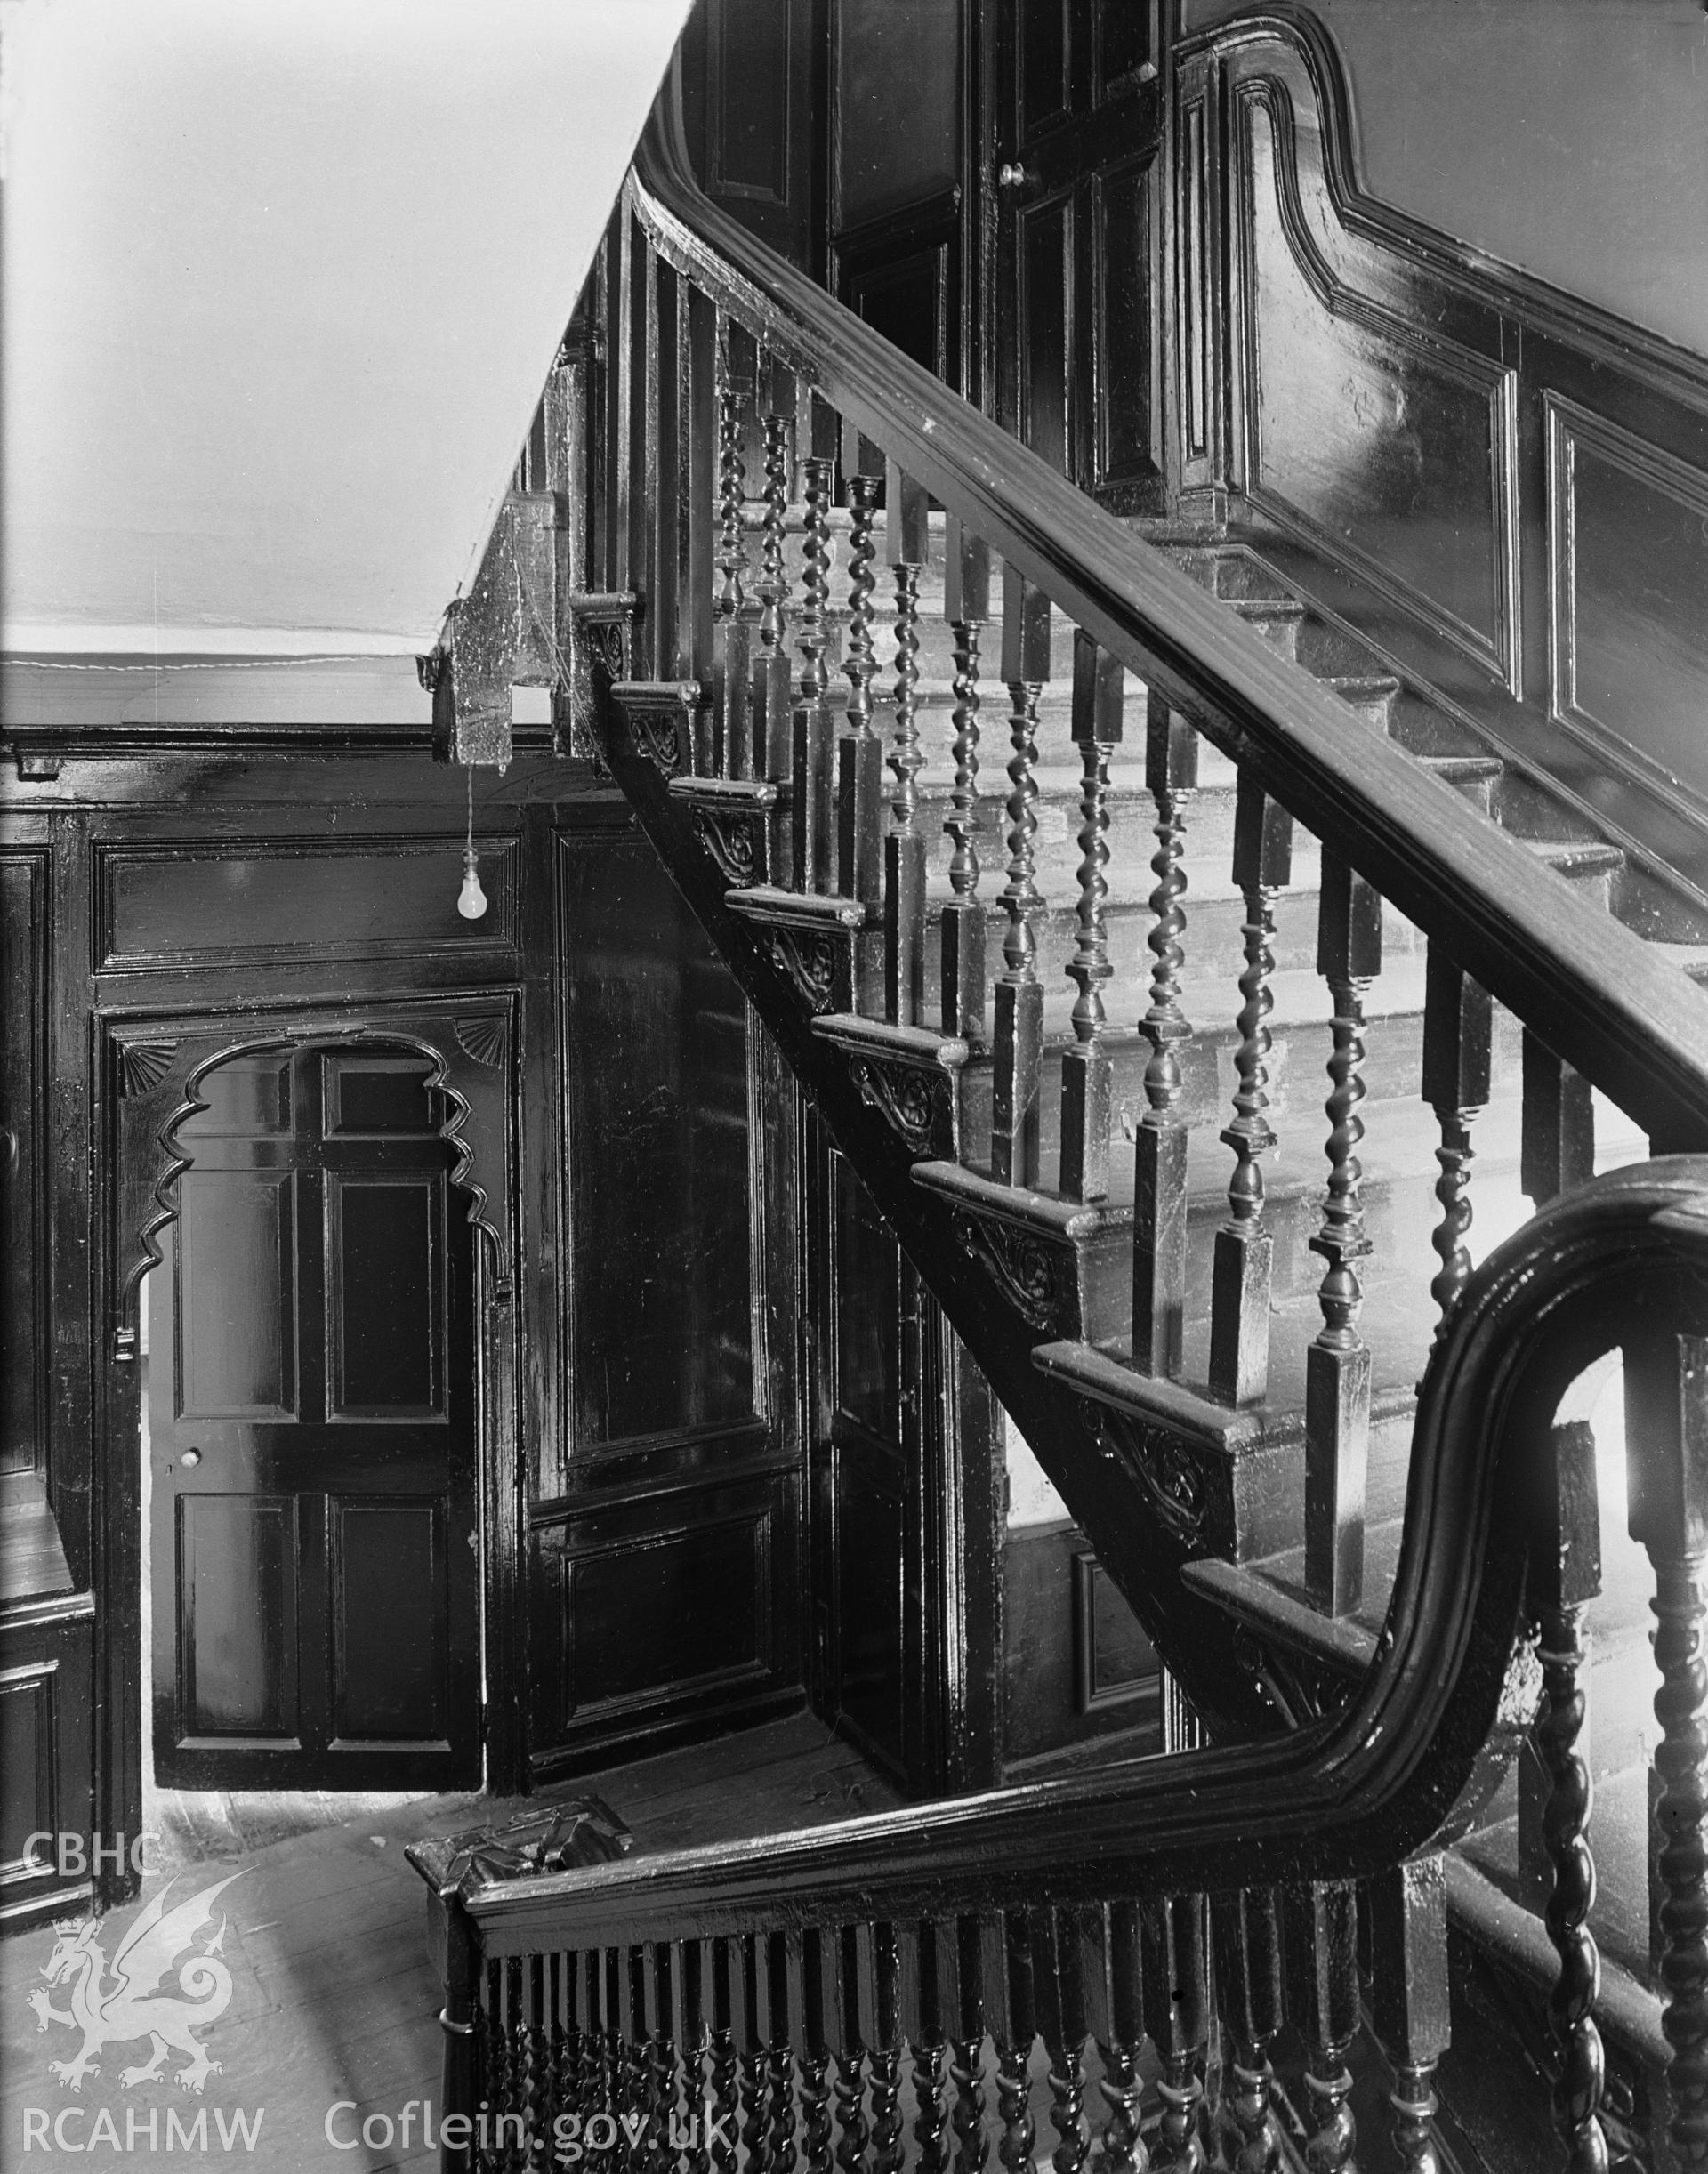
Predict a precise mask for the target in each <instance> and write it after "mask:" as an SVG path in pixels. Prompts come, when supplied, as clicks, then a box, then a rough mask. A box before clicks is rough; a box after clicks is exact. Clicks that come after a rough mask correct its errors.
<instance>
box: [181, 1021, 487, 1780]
mask: <svg viewBox="0 0 1708 2174" xmlns="http://www.w3.org/2000/svg"><path fill="white" fill-rule="evenodd" d="M229 1067H230V1070H229V1073H228V1076H227V1077H226V1078H225V1079H224V1080H221V1079H220V1076H219V1068H218V1067H215V1068H214V1070H213V1071H211V1072H209V1073H208V1074H207V1075H206V1076H207V1079H208V1082H209V1091H208V1093H207V1094H206V1095H205V1096H203V1095H201V1094H199V1093H197V1095H196V1096H195V1104H196V1106H194V1107H192V1108H191V1109H190V1111H189V1115H186V1116H185V1117H183V1118H182V1119H181V1121H180V1123H178V1124H177V1126H176V1127H175V1131H174V1134H173V1139H174V1144H175V1147H176V1150H177V1152H178V1154H179V1155H181V1157H182V1158H183V1160H184V1161H185V1162H186V1163H187V1164H188V1167H187V1168H186V1169H185V1170H184V1171H183V1173H182V1175H181V1177H180V1178H179V1180H178V1183H177V1216H176V1220H175V1223H174V1225H173V1232H172V1243H171V1244H170V1246H169V1248H168V1255H167V1260H166V1263H165V1267H164V1268H163V1270H162V1273H161V1275H160V1276H159V1277H158V1278H157V1280H156V1283H155V1284H153V1285H152V1286H151V1290H152V1292H153V1296H154V1300H155V1306H154V1320H153V1327H154V1341H153V1345H152V1350H151V1360H150V1367H151V1371H150V1382H149V1445H150V1478H151V1484H152V1488H153V1498H154V1508H153V1514H152V1524H151V1535H152V1565H153V1569H152V1576H153V1584H154V1605H153V1618H154V1626H155V1638H154V1685H153V1689H154V1731H155V1743H154V1753H155V1771H156V1774H157V1776H158V1778H159V1779H160V1780H161V1781H162V1782H165V1783H172V1784H173V1785H176V1786H192V1787H224V1788H241V1787H244V1786H249V1787H257V1786H261V1787H267V1786H273V1787H296V1788H303V1787H322V1788H325V1787H331V1788H341V1787H342V1788H350V1787H363V1788H377V1789H386V1788H401V1787H410V1786H416V1785H420V1786H433V1785H439V1786H442V1787H457V1786H464V1787H466V1786H468V1785H469V1784H470V1783H472V1782H474V1781H476V1780H478V1778H479V1773H480V1742H479V1669H478V1655H479V1627H478V1626H479V1577H478V1565H479V1516H478V1510H477V1507H476V1505H477V1500H478V1492H479V1488H478V1474H477V1464H478V1457H477V1443H478V1437H479V1424H478V1421H477V1416H476V1408H475V1381H476V1370H475V1328H474V1300H475V1290H474V1274H473V1246H472V1242H471V1241H472V1233H471V1228H470V1224H469V1220H468V1217H467V1215H466V1213H465V1212H463V1210H464V1208H465V1206H466V1203H465V1202H463V1201H459V1200H457V1199H456V1198H455V1196H454V1195H453V1194H452V1193H451V1190H450V1188H449V1185H448V1183H447V1180H448V1178H449V1174H450V1171H451V1168H452V1165H453V1163H454V1161H455V1156H454V1155H453V1152H452V1150H451V1149H450V1148H449V1147H447V1143H446V1141H445V1139H444V1138H443V1137H442V1134H441V1130H440V1128H441V1123H442V1118H441V1114H440V1110H439V1106H438V1099H439V1093H440V1090H439V1089H437V1088H435V1087H433V1086H432V1085H431V1084H430V1081H431V1075H432V1069H433V1067H432V1064H431V1059H427V1058H423V1056H421V1055H419V1054H416V1053H414V1052H407V1051H397V1050H396V1049H395V1047H393V1046H389V1045H387V1044H386V1043H383V1042H382V1043H378V1044H377V1045H376V1046H375V1047H374V1048H373V1049H372V1050H371V1051H369V1050H367V1049H352V1048H349V1047H344V1048H334V1049H330V1050H328V1049H326V1048H323V1047H315V1046H313V1045H310V1046H308V1047H306V1048H292V1047H290V1046H289V1045H286V1046H285V1047H283V1048H280V1047H278V1046H275V1047H274V1048H272V1049H270V1050H266V1051H262V1052H259V1053H258V1054H256V1055H255V1056H253V1057H242V1056H238V1057H234V1058H232V1059H230V1060H229Z"/></svg>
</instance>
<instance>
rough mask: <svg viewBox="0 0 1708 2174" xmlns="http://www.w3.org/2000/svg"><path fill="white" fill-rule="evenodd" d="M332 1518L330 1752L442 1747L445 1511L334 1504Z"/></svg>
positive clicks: (413, 1505)
mask: <svg viewBox="0 0 1708 2174" xmlns="http://www.w3.org/2000/svg"><path fill="white" fill-rule="evenodd" d="M330 1512H331V1533H330V1562H329V1572H330V1576H329V1584H330V1588H331V1592H330V1598H331V1606H332V1619H333V1637H332V1732H333V1740H334V1745H337V1746H342V1747H343V1748H346V1749H350V1750H356V1749H361V1748H377V1747H391V1748H394V1749H395V1748H402V1747H406V1746H407V1748H408V1749H410V1750H412V1751H434V1750H444V1749H446V1748H447V1746H446V1743H445V1733H446V1719H447V1703H448V1701H447V1690H448V1685H449V1678H450V1661H451V1656H450V1654H449V1652H448V1650H447V1634H448V1628H449V1622H450V1609H449V1599H450V1595H449V1591H448V1585H447V1563H446V1532H445V1516H444V1510H443V1507H442V1505H441V1504H439V1502H399V1501H383V1502H345V1501H338V1500H334V1502H332V1503H331V1505H330Z"/></svg>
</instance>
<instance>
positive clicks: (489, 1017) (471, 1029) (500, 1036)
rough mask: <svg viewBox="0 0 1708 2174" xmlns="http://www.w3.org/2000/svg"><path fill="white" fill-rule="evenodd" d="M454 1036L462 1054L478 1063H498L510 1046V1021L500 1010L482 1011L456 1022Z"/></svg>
mask: <svg viewBox="0 0 1708 2174" xmlns="http://www.w3.org/2000/svg"><path fill="white" fill-rule="evenodd" d="M456 1038H457V1041H458V1043H459V1044H460V1045H461V1047H462V1050H463V1054H464V1056H467V1057H472V1058H473V1059H474V1061H475V1063H476V1064H478V1065H500V1064H503V1062H504V1055H505V1052H506V1051H507V1050H508V1049H509V1047H510V1021H509V1019H508V1018H507V1017H506V1016H505V1014H504V1012H502V1011H483V1012H482V1013H480V1015H479V1017H478V1018H476V1019H459V1020H458V1021H457V1022H456Z"/></svg>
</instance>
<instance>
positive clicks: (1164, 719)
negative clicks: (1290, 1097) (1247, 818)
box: [1132, 691, 1198, 1380]
mask: <svg viewBox="0 0 1708 2174" xmlns="http://www.w3.org/2000/svg"><path fill="white" fill-rule="evenodd" d="M1197 762H1198V743H1197V736H1196V733H1195V732H1194V731H1193V729H1192V727H1191V725H1190V723H1189V722H1188V721H1187V719H1185V718H1184V717H1181V716H1180V715H1178V714H1177V713H1175V712H1173V711H1172V710H1171V709H1170V708H1169V706H1168V705H1167V703H1166V702H1164V700H1163V699H1162V698H1161V697H1160V696H1158V695H1156V693H1155V692H1154V691H1153V692H1152V693H1151V694H1150V696H1149V697H1148V714H1147V719H1146V745H1145V780H1146V783H1147V785H1148V786H1149V788H1150V793H1151V796H1152V798H1153V799H1154V800H1155V801H1156V856H1155V858H1153V859H1152V861H1151V864H1150V866H1151V871H1152V873H1153V874H1155V876H1156V889H1155V890H1153V891H1152V892H1151V895H1150V912H1151V930H1150V937H1149V944H1150V953H1151V976H1150V1008H1149V1010H1148V1011H1147V1012H1146V1013H1145V1016H1144V1018H1143V1019H1141V1020H1140V1031H1141V1032H1142V1033H1143V1035H1144V1036H1145V1038H1146V1040H1147V1041H1148V1043H1150V1060H1149V1062H1148V1064H1147V1065H1146V1067H1145V1099H1146V1101H1147V1102H1148V1104H1149V1106H1150V1107H1148V1109H1147V1111H1146V1112H1145V1115H1144V1117H1143V1119H1142V1120H1141V1122H1140V1126H1139V1130H1138V1137H1137V1140H1136V1143H1135V1147H1136V1154H1135V1163H1134V1173H1135V1185H1134V1194H1133V1229H1132V1244H1133V1256H1132V1265H1133V1284H1132V1360H1133V1364H1134V1365H1135V1366H1138V1367H1140V1368H1141V1369H1142V1370H1143V1371H1144V1372H1145V1373H1149V1374H1153V1375H1156V1377H1157V1378H1159V1379H1164V1380H1166V1379H1172V1377H1173V1376H1174V1375H1176V1374H1178V1373H1179V1372H1180V1356H1181V1343H1182V1338H1183V1335H1184V1329H1185V1317H1186V1145H1187V1130H1188V1128H1187V1123H1186V1113H1185V1109H1184V1106H1183V1100H1182V1094H1183V1084H1184V1083H1183V1081H1182V1078H1181V1074H1180V1059H1179V1058H1178V1057H1177V1056H1176V1054H1175V1051H1176V1049H1177V1048H1178V1047H1179V1045H1180V1043H1184V1042H1187V1041H1188V1040H1189V1039H1190V1038H1191V1034H1192V1027H1191V1023H1190V1021H1189V1020H1188V1019H1187V1016H1186V1013H1185V1011H1184V1010H1183V1009H1182V1007H1181V1003H1180V970H1181V968H1182V966H1183V965H1184V963H1185V953H1184V951H1183V950H1182V948H1181V944H1180V938H1181V937H1182V935H1183V934H1184V933H1185V930H1186V912H1185V908H1184V906H1183V905H1182V903H1181V901H1182V900H1183V898H1185V895H1186V871H1185V869H1184V868H1183V867H1182V866H1181V865H1180V864H1181V861H1182V858H1184V855H1185V850H1186V815H1187V809H1188V806H1189V805H1190V802H1191V799H1192V794H1193V792H1194V789H1195V788H1196V784H1197V774H1198V771H1197Z"/></svg>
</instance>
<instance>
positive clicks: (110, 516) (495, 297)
mask: <svg viewBox="0 0 1708 2174" xmlns="http://www.w3.org/2000/svg"><path fill="white" fill-rule="evenodd" d="M687 10H688V0H5V4H4V5H0V35H4V67H5V81H4V157H5V166H6V173H5V188H4V212H3V213H0V216H3V218H4V226H3V227H0V248H3V250H4V257H3V259H0V264H3V267H4V269H3V272H0V278H3V280H4V285H3V286H0V312H3V318H0V325H3V330H0V372H3V373H4V375H3V376H0V385H3V386H4V499H3V500H0V507H3V511H4V537H3V541H4V574H3V583H4V586H3V588H0V616H4V631H3V632H0V646H3V647H4V648H5V649H6V650H7V651H9V652H11V653H12V654H14V655H16V654H19V653H20V652H21V653H28V654H36V655H44V656H55V655H63V654H68V653H70V654H82V655H85V656H86V655H88V654H89V653H92V652H94V653H103V654H108V655H120V656H124V655H129V656H137V655H141V656H163V657H165V656H184V655H203V656H222V655H226V656H229V655H234V654H246V655H271V656H305V655H319V654H326V655H336V656H362V655H367V656H385V655H409V654H413V653H415V652H417V651H420V650H423V649H425V648H430V647H431V644H432V642H433V640H434V639H435V637H436V635H437V633H438V631H439V624H440V621H441V619H442V616H443V614H444V611H445V608H446V606H447V604H448V603H449V602H450V601H451V600H452V598H453V597H454V596H455V594H456V593H457V592H459V590H460V589H462V588H463V586H464V585H465V584H467V582H468V581H469V580H470V579H471V576H472V573H473V570H474V568H475V567H476V565H477V564H478V562H479V554H480V552H481V549H482V547H483V545H484V543H485V540H486V536H487V532H488V529H489V527H490V526H491V521H492V517H493V514H494V512H495V508H496V505H497V503H498V501H499V499H500V497H501V496H502V494H503V492H504V488H505V486H506V483H507V481H508V478H509V473H510V471H511V469H512V465H513V463H514V461H515V458H516V455H517V453H518V450H519V448H520V445H521V442H522V439H523V437H524V434H525V432H526V430H527V427H528V419H529V417H530V415H531V414H532V412H533V408H534V405H535V402H536V399H538V396H539V392H540V388H541V386H542V384H543V382H544V378H545V374H546V372H547V370H548V369H549V367H550V366H551V361H552V354H553V352H554V351H555V347H556V342H557V341H558V339H559V337H560V334H561V332H562V330H563V326H564V324H565V322H566V320H567V318H568V315H569V312H570V310H571V309H572V307H573V305H574V303H575V300H576V294H578V292H579V290H580V287H581V285H582V282H583V280H584V277H585V275H586V272H587V270H588V267H589V265H590V264H591V262H592V256H593V254H594V251H595V249H596V247H597V245H598V241H599V237H600V232H601V230H602V229H603V227H604V224H605V221H606V219H607V217H608V213H609V211H610V207H611V205H612V202H613V200H614V198H615V196H616V190H617V188H618V187H619V185H620V182H621V179H622V175H623V173H624V169H625V167H626V165H627V164H628V160H629V157H630V156H631V153H632V149H633V145H634V142H635V140H636V138H637V136H638V135H639V133H640V130H641V125H642V123H643V122H644V120H645V118H646V115H647V111H648V109H649V106H650V104H651V102H652V99H653V97H654V94H655V93H656V91H657V85H658V82H659V80H660V77H661V76H662V75H663V72H664V70H665V66H666V65H667V63H668V60H669V57H670V53H671V51H672V48H673V45H674V43H675V40H676V37H677V36H678V34H679V32H680V30H681V23H682V20H683V19H684V17H685V15H686V13H687Z"/></svg>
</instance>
